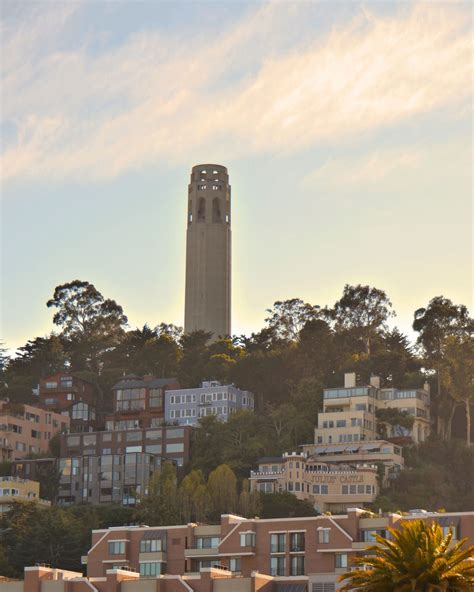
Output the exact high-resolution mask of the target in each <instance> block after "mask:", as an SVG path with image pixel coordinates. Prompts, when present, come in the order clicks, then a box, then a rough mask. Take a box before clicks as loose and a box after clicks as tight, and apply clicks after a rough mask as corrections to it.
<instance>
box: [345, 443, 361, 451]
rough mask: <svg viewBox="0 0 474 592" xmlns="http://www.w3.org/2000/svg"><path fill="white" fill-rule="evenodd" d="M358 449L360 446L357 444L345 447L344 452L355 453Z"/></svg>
mask: <svg viewBox="0 0 474 592" xmlns="http://www.w3.org/2000/svg"><path fill="white" fill-rule="evenodd" d="M359 448H360V444H357V445H356V446H346V448H345V452H357V450H359Z"/></svg>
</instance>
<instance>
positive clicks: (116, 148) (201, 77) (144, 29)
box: [0, 0, 474, 351]
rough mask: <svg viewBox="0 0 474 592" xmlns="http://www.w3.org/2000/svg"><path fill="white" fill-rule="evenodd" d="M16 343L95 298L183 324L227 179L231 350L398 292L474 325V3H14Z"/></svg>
mask: <svg viewBox="0 0 474 592" xmlns="http://www.w3.org/2000/svg"><path fill="white" fill-rule="evenodd" d="M0 6H1V30H0V37H1V60H0V61H1V103H0V119H1V121H0V126H1V127H0V131H1V138H2V142H1V153H2V158H1V171H0V174H1V181H0V189H1V251H2V259H1V270H0V271H1V273H0V278H1V300H2V306H1V313H2V316H1V331H0V339H1V340H2V341H3V342H4V343H5V344H6V346H7V347H8V348H10V350H12V351H13V350H14V349H15V348H17V347H19V346H21V345H23V344H24V343H25V342H26V341H27V340H28V339H32V338H34V337H36V336H44V335H46V334H48V333H49V332H50V331H51V330H52V329H53V328H54V326H53V324H52V314H53V313H52V311H51V310H50V309H48V308H47V307H46V301H47V300H48V299H49V298H50V297H51V296H52V294H53V291H54V288H55V286H57V285H59V284H62V283H64V282H68V281H71V280H74V279H81V280H87V281H89V282H91V283H93V284H94V285H95V286H96V287H97V289H98V290H99V291H100V292H101V293H102V294H103V295H104V296H105V297H107V298H113V299H115V300H116V301H117V302H118V303H119V304H121V305H122V306H123V308H124V311H125V313H126V314H127V316H128V318H129V325H130V327H131V328H135V327H137V326H143V324H144V323H148V324H149V325H150V326H154V325H156V324H158V323H160V322H162V321H163V322H168V323H175V324H178V325H182V324H183V316H184V277H185V275H184V274H185V237H186V234H185V233H186V202H187V184H188V182H189V175H190V171H191V167H192V166H193V165H195V164H199V163H218V164H222V165H225V166H227V167H228V170H229V175H230V183H231V185H232V213H233V221H232V241H233V242H232V249H233V261H232V265H233V275H232V298H233V304H232V330H233V333H234V334H241V333H246V334H249V333H250V332H252V331H256V330H259V329H260V328H261V327H262V326H263V324H264V318H265V317H266V316H267V315H266V309H268V308H270V307H271V306H272V304H273V302H275V301H276V300H283V299H287V298H295V297H299V298H302V299H303V300H305V301H307V302H310V303H312V304H319V305H320V306H324V305H332V304H333V303H334V302H335V301H336V300H337V299H338V298H339V297H340V296H341V294H342V290H343V287H344V284H346V283H349V284H358V283H362V284H370V285H372V286H376V287H377V288H380V289H383V290H385V291H386V292H387V294H388V296H389V298H390V299H391V301H392V302H393V306H394V309H395V311H396V312H397V317H396V318H395V319H394V322H393V324H394V325H397V326H398V327H399V328H400V329H401V330H403V331H404V332H407V333H408V334H409V335H410V337H411V338H413V333H411V332H410V327H411V323H412V319H413V312H414V310H416V309H418V308H420V307H423V306H426V305H427V303H428V302H429V300H430V299H431V298H432V297H434V296H437V295H440V294H443V295H444V296H446V297H448V298H450V299H451V300H453V301H454V302H456V303H458V304H460V303H463V304H466V305H467V306H469V307H472V293H473V290H472V287H473V286H472V271H473V266H472V263H473V260H472V253H473V251H472V228H473V218H472V195H473V193H472V187H473V184H472V162H473V150H472V132H473V125H472V122H473V120H472V105H473V102H472V99H473V88H474V85H473V71H474V70H473V45H472V24H473V19H472V5H471V3H470V2H451V1H447V2H427V1H426V2H396V1H391V2H386V3H384V2H365V3H359V2H353V1H351V2H304V1H300V2H287V1H277V2H251V3H246V2H229V1H226V0H219V1H218V2H200V1H192V2H184V1H179V0H176V1H172V2H171V1H170V2H159V1H153V2H152V1H148V2H141V1H126V0H122V1H120V2H119V1H105V0H104V1H95V2H94V1H77V2H76V1H73V0H69V1H67V2H54V1H48V2H42V1H36V2H28V1H27V0H23V1H22V2H17V1H9V0H2V2H1V4H0Z"/></svg>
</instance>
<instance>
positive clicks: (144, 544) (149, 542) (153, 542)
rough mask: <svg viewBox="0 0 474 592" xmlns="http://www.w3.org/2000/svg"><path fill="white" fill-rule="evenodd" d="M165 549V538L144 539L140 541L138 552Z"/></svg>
mask: <svg viewBox="0 0 474 592" xmlns="http://www.w3.org/2000/svg"><path fill="white" fill-rule="evenodd" d="M162 551H166V544H165V539H146V540H142V541H140V553H159V552H162Z"/></svg>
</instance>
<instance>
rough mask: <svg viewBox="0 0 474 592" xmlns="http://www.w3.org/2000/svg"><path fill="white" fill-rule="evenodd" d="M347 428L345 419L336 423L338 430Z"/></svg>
mask: <svg viewBox="0 0 474 592" xmlns="http://www.w3.org/2000/svg"><path fill="white" fill-rule="evenodd" d="M345 427H346V420H345V419H338V420H337V421H336V428H345Z"/></svg>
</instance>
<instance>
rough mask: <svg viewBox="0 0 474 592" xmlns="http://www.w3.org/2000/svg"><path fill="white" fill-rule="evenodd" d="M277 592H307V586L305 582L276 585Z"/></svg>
mask: <svg viewBox="0 0 474 592" xmlns="http://www.w3.org/2000/svg"><path fill="white" fill-rule="evenodd" d="M277 592H308V584H306V582H303V583H301V582H299V583H297V584H296V583H291V584H281V583H277Z"/></svg>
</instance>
